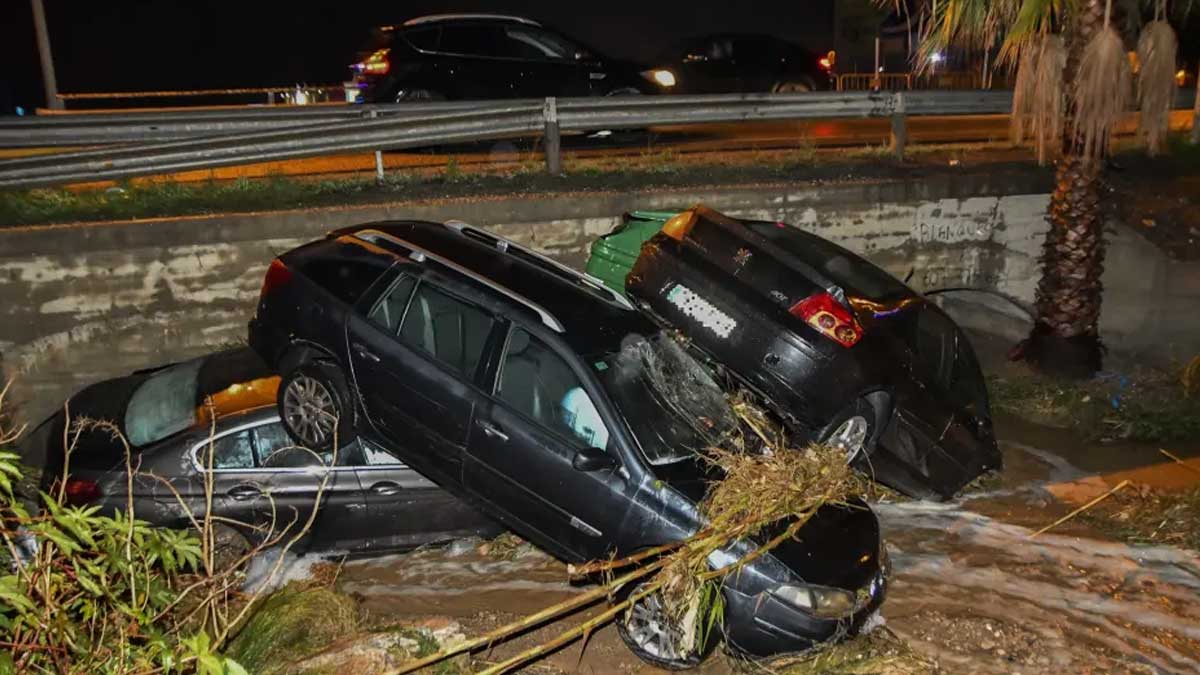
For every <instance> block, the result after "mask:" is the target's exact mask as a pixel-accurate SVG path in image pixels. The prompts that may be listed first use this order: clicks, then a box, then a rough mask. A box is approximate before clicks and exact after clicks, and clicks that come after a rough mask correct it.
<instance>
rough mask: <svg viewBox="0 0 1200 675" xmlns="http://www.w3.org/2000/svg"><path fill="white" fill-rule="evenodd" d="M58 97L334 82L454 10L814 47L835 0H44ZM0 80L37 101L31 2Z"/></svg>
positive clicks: (605, 30)
mask: <svg viewBox="0 0 1200 675" xmlns="http://www.w3.org/2000/svg"><path fill="white" fill-rule="evenodd" d="M44 3H45V7H46V15H47V24H48V26H49V30H50V42H51V45H52V47H53V50H54V59H55V67H56V70H57V74H58V88H59V91H62V92H81V91H114V90H124V91H128V90H146V89H187V88H215V87H237V86H243V87H252V86H277V85H291V84H294V83H297V82H307V83H309V84H326V83H336V82H341V81H342V80H343V79H345V78H346V76H347V68H346V66H347V64H349V63H350V61H351V56H352V55H353V54H354V52H355V51H356V49H357V48H359V47H360V46H361V45H362V43H364V42H365V40H366V36H367V34H368V30H369V28H370V27H371V26H375V25H380V24H386V23H396V22H400V21H403V20H405V19H407V18H411V17H414V16H420V15H423V14H433V13H440V12H450V11H477V12H478V11H487V12H503V13H511V14H518V15H522V16H527V17H530V18H533V19H537V20H540V21H543V22H545V23H547V24H549V25H551V26H554V27H556V28H558V29H559V30H561V31H563V32H565V33H566V34H567V35H570V36H573V37H575V38H577V39H578V40H580V41H581V42H583V43H585V44H588V45H590V46H592V47H593V48H595V49H597V50H598V51H600V52H601V53H604V54H608V55H611V56H615V57H623V58H631V59H635V60H639V61H653V60H654V59H655V58H656V57H657V56H658V54H659V53H660V52H661V51H662V49H663V48H664V47H665V46H667V45H668V44H670V43H672V42H675V41H677V40H680V39H683V38H685V37H689V36H692V35H699V34H704V33H714V32H723V31H744V32H761V33H773V34H776V35H778V36H780V37H784V38H787V39H790V40H793V41H796V42H800V43H802V44H806V45H807V46H810V47H812V48H813V49H817V50H823V49H828V47H827V46H826V45H825V44H824V43H825V41H827V39H828V35H829V32H830V14H831V11H830V7H831V6H832V0H787V1H783V2H765V1H762V0H759V1H757V2H756V1H743V2H729V1H728V0H724V1H722V2H709V3H707V4H708V5H709V7H704V6H703V4H701V3H698V2H694V1H690V2H684V1H681V0H642V1H641V2H637V1H632V2H631V1H627V0H604V1H601V2H583V1H581V0H558V1H556V2H548V1H547V0H507V1H506V2H501V3H497V2H479V1H473V0H457V1H455V2H446V1H445V0H442V1H440V2H439V1H437V0H432V1H426V2H420V1H414V2H405V1H403V0H388V1H380V0H311V1H309V2H283V1H281V0H240V1H237V2H235V1H232V0H209V1H207V2H201V1H195V0H193V1H188V0H87V1H84V0H44ZM0 5H3V6H4V9H3V10H0V12H2V14H0V64H3V68H2V69H0V78H2V79H3V84H2V85H0V86H3V87H6V88H8V89H9V90H10V91H11V92H12V93H11V94H9V95H10V96H13V97H14V98H15V99H16V100H17V101H18V102H20V103H22V104H24V105H26V106H29V105H30V104H35V105H41V104H42V92H41V80H40V77H41V75H40V71H39V69H38V60H37V50H36V47H35V43H34V31H33V19H32V12H31V10H30V4H29V1H28V0H0Z"/></svg>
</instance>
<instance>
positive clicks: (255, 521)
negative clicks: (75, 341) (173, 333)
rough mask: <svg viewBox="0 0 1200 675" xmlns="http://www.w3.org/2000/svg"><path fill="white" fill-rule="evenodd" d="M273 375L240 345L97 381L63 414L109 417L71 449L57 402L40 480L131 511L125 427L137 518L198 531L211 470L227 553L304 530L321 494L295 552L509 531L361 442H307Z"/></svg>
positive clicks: (357, 549) (43, 444) (39, 450)
mask: <svg viewBox="0 0 1200 675" xmlns="http://www.w3.org/2000/svg"><path fill="white" fill-rule="evenodd" d="M278 384H279V378H278V377H277V376H274V375H272V374H271V373H270V372H269V371H268V370H267V369H266V368H265V367H264V366H263V364H262V361H261V360H259V359H258V357H257V356H256V355H255V354H254V353H253V352H251V351H250V350H248V349H245V348H242V349H236V350H230V351H225V352H219V353H216V354H212V355H209V356H206V357H202V358H198V359H193V360H191V361H184V362H181V363H177V364H172V365H168V366H164V367H162V368H157V369H151V370H143V371H139V372H136V373H133V374H131V375H128V376H126V377H120V378H116V379H112V380H106V381H104V382H99V383H97V384H94V385H91V386H90V387H87V388H85V389H83V390H81V391H80V392H79V393H77V394H76V395H74V396H72V397H71V399H70V400H69V401H68V403H67V407H66V410H69V411H70V415H71V419H72V420H73V421H75V420H83V419H88V420H100V421H105V422H107V423H109V424H111V426H104V427H98V426H87V423H84V425H83V426H78V423H76V426H75V427H73V430H72V431H71V432H70V434H68V435H69V437H71V438H74V437H75V436H76V431H75V430H79V432H78V439H77V440H76V441H74V443H73V445H72V450H71V452H70V454H69V456H65V455H64V452H63V447H64V446H63V437H64V436H63V432H64V427H65V426H66V413H65V412H59V413H57V414H55V415H53V416H51V417H50V418H49V419H47V420H46V422H44V423H43V424H42V425H41V426H39V428H38V429H37V430H35V431H34V432H33V434H32V437H31V441H30V444H31V445H32V446H33V447H31V449H30V451H29V455H27V458H31V457H30V456H31V455H34V454H36V455H37V456H38V458H39V459H40V462H39V464H40V465H41V466H43V467H44V470H43V474H42V489H43V490H46V491H50V490H56V489H60V488H61V489H62V490H63V493H64V495H65V498H66V500H67V501H68V503H72V504H76V505H84V504H87V505H97V506H100V507H101V512H102V513H105V514H112V513H113V512H115V511H118V510H120V511H124V510H127V509H128V507H129V500H130V498H131V496H130V494H129V490H128V488H127V485H128V483H127V481H128V474H127V473H126V471H125V468H126V452H125V445H124V444H123V443H122V442H121V440H120V438H118V437H116V436H114V434H113V433H112V431H113V430H114V429H115V430H118V431H120V432H121V434H122V435H123V436H124V437H125V438H126V439H128V441H129V444H130V449H131V451H132V452H131V455H130V458H129V461H130V464H131V465H132V466H133V467H134V470H135V473H134V477H133V481H132V484H133V494H132V501H133V512H134V514H135V515H136V517H137V518H139V519H141V520H145V521H148V522H150V523H152V524H154V525H160V526H164V527H179V528H187V527H190V525H191V520H190V518H189V515H188V513H187V511H191V513H192V514H193V515H195V516H196V517H200V516H203V515H204V512H205V503H206V485H205V484H206V480H207V479H208V478H209V477H210V476H211V482H212V514H213V515H214V516H216V517H218V518H220V522H219V523H218V524H217V538H218V542H219V543H220V546H221V548H222V549H223V550H224V551H227V552H229V553H231V554H234V553H240V552H245V551H248V550H249V549H250V547H251V546H252V545H257V544H260V543H263V542H268V541H270V540H272V539H279V538H280V537H281V536H282V537H289V536H291V535H292V534H293V533H296V532H299V530H300V525H301V524H303V523H304V522H305V521H306V520H307V519H308V517H309V514H310V513H311V512H312V508H313V505H314V504H316V503H317V497H318V494H320V496H321V508H320V510H319V511H318V513H317V516H316V520H315V521H314V522H313V526H312V529H311V530H310V531H309V533H308V535H307V536H306V538H305V539H304V540H303V541H302V542H300V544H301V546H302V548H301V549H300V550H304V549H307V550H335V551H339V552H350V553H362V552H383V551H391V550H402V549H407V548H412V547H415V546H419V545H422V544H429V543H435V542H444V541H449V540H452V539H456V538H459V537H464V536H470V535H494V534H498V533H499V532H501V531H502V529H501V528H500V527H499V526H498V525H497V524H496V523H495V521H493V520H491V519H490V518H487V517H486V516H484V515H483V514H481V513H479V512H478V511H476V510H475V509H473V508H471V507H470V506H468V505H467V504H466V503H464V502H462V501H460V500H458V499H455V498H454V497H452V496H451V495H449V494H448V493H446V492H445V491H443V490H441V489H440V488H438V487H437V486H436V485H435V484H433V483H432V482H430V481H429V480H428V479H426V478H424V477H423V476H421V475H420V474H418V473H417V472H415V471H413V470H412V469H410V468H408V467H407V466H405V465H404V463H403V462H401V461H400V460H399V459H397V458H396V457H395V456H394V455H393V454H392V453H390V452H388V451H387V450H385V449H383V448H381V447H379V446H376V445H373V444H371V443H369V442H367V441H365V440H363V441H351V442H347V443H344V444H339V445H340V446H341V447H339V448H338V451H337V452H336V453H334V452H333V451H332V450H327V451H325V452H323V453H320V454H318V453H313V452H310V451H308V450H304V449H301V448H298V447H297V446H296V444H295V443H293V442H292V440H291V438H289V437H288V435H287V433H286V432H285V431H284V429H283V426H282V425H281V424H280V420H279V415H278V413H277V412H276V408H275V405H274V403H275V400H276V398H277V395H276V388H277V387H278ZM64 462H65V464H66V468H67V471H66V473H65V475H64V471H63V469H64ZM160 479H161V480H160ZM181 502H182V504H181ZM183 505H186V506H187V510H185V509H184V508H183Z"/></svg>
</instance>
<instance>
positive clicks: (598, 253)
mask: <svg viewBox="0 0 1200 675" xmlns="http://www.w3.org/2000/svg"><path fill="white" fill-rule="evenodd" d="M676 213H678V212H677V211H633V212H631V213H626V214H625V216H624V219H623V220H622V221H621V224H620V225H618V226H617V227H616V229H614V230H613V231H612V232H610V233H608V234H606V235H604V236H603V237H600V238H599V239H597V240H596V241H595V242H593V243H592V251H591V254H590V255H589V256H588V261H587V273H588V274H590V275H592V276H594V277H596V278H598V279H600V280H601V281H603V282H604V285H605V286H608V287H609V288H612V289H613V290H616V291H620V292H621V293H624V292H625V277H626V275H628V274H629V270H631V269H633V263H634V261H635V260H637V257H638V254H639V253H641V250H642V244H643V243H645V242H646V240H647V239H649V238H650V237H653V236H654V233H655V232H658V231H659V230H661V229H662V226H663V223H665V222H666V221H667V220H668V219H669V218H670V217H671V216H674V215H675V214H676Z"/></svg>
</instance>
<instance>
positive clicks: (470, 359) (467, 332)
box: [400, 283, 494, 378]
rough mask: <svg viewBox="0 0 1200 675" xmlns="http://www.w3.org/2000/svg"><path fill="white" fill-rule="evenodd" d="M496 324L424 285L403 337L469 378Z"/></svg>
mask: <svg viewBox="0 0 1200 675" xmlns="http://www.w3.org/2000/svg"><path fill="white" fill-rule="evenodd" d="M493 323H494V320H493V319H492V317H491V315H490V314H488V313H487V312H484V311H483V310H481V309H479V308H478V307H475V306H474V305H470V304H468V303H466V302H463V301H462V300H459V299H458V298H455V297H452V296H450V295H447V294H446V293H443V292H442V291H439V290H437V289H436V288H434V287H433V286H431V285H429V284H427V283H422V284H420V285H419V286H418V287H417V290H416V292H415V293H413V298H412V302H411V303H409V308H408V312H407V313H406V314H405V315H404V321H403V324H402V325H401V326H400V338H401V339H402V340H404V342H406V343H408V344H409V345H412V346H413V347H416V348H417V349H420V350H421V351H424V352H425V353H427V354H429V355H430V356H432V357H433V358H435V359H437V360H438V361H441V362H442V363H444V364H446V365H447V366H450V367H451V368H453V369H455V370H457V371H458V372H459V373H461V374H463V375H465V376H466V377H468V378H470V377H472V376H473V375H474V374H475V369H476V367H477V366H478V365H479V359H480V358H481V357H482V356H483V348H484V345H485V344H486V343H487V338H488V334H489V333H491V331H492V324H493Z"/></svg>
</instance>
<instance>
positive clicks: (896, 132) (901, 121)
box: [892, 91, 908, 160]
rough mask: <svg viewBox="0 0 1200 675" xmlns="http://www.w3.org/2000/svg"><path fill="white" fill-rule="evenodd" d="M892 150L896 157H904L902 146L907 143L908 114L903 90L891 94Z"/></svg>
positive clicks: (901, 158)
mask: <svg viewBox="0 0 1200 675" xmlns="http://www.w3.org/2000/svg"><path fill="white" fill-rule="evenodd" d="M892 101H893V105H892V152H893V153H894V154H895V156H896V159H898V160H903V159H904V146H905V145H907V144H908V114H907V112H906V111H905V108H904V92H902V91H898V92H896V93H894V94H892Z"/></svg>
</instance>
